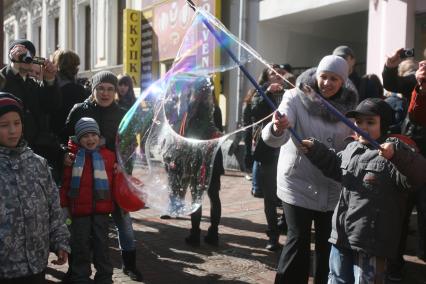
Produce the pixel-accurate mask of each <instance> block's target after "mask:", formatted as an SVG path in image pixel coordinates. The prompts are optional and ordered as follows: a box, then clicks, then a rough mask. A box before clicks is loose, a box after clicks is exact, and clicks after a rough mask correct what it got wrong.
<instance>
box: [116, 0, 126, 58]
mask: <svg viewBox="0 0 426 284" xmlns="http://www.w3.org/2000/svg"><path fill="white" fill-rule="evenodd" d="M117 8H118V9H117V64H123V10H124V9H125V8H126V0H118V3H117Z"/></svg>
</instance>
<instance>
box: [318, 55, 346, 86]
mask: <svg viewBox="0 0 426 284" xmlns="http://www.w3.org/2000/svg"><path fill="white" fill-rule="evenodd" d="M324 71H328V72H333V73H335V74H336V75H338V76H339V77H340V78H342V80H343V82H346V80H347V79H348V73H349V66H348V63H347V62H346V60H345V59H343V58H342V57H339V56H337V55H327V56H324V57H323V59H321V61H320V63H319V64H318V67H317V76H318V75H319V73H320V72H324Z"/></svg>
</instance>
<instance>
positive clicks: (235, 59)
mask: <svg viewBox="0 0 426 284" xmlns="http://www.w3.org/2000/svg"><path fill="white" fill-rule="evenodd" d="M186 2H187V3H188V5H189V7H191V8H192V9H193V10H194V11H195V10H196V7H195V4H194V2H192V0H186ZM201 16H202V19H201V20H202V22H203V24H204V25H205V26H206V27H207V29H208V30H209V31H210V32H211V33H212V35H213V36H214V37H215V38H216V40H217V41H218V42H219V45H220V46H221V47H222V48H223V49H224V50H225V51H226V53H228V55H229V56H230V57H231V58H232V60H233V61H234V62H235V63H237V65H238V67H239V68H240V70H241V72H243V74H244V75H245V76H246V77H247V79H249V81H250V82H251V83H252V85H253V86H254V87H255V89H256V90H257V91H258V92H259V94H260V95H261V96H262V97H263V99H264V100H265V101H266V102H267V103H268V105H269V106H270V107H271V108H272V109H273V110H274V111H277V106H276V105H275V104H274V102H273V101H272V100H271V99H270V98H269V97H268V96H267V95H266V94H265V92H264V91H263V90H262V88H261V87H260V86H259V84H258V83H257V82H256V80H255V79H254V78H253V76H251V75H250V73H249V72H248V71H247V69H246V68H245V67H244V66H243V65H242V64H241V62H240V60H238V58H237V57H236V56H235V54H234V53H233V52H232V51H231V50H230V49H229V48H228V47H227V46H226V45H225V44H224V43H223V40H222V38H221V35H220V34H218V33H217V32H216V30H215V29H214V28H213V27H212V25H211V24H210V23H209V21H207V20H206V18H205V17H204V16H203V15H202V14H201ZM277 114H278V115H280V116H281V115H282V114H280V112H279V111H277ZM288 130H289V131H290V133H291V134H292V135H293V137H294V138H295V139H296V140H297V141H298V142H299V143H302V139H301V138H300V136H299V135H298V134H297V133H296V131H294V129H293V128H292V127H289V128H288Z"/></svg>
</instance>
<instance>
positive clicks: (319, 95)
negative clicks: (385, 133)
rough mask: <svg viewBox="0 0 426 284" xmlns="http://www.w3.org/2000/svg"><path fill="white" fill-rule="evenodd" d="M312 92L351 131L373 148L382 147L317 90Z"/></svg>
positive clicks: (378, 148)
mask: <svg viewBox="0 0 426 284" xmlns="http://www.w3.org/2000/svg"><path fill="white" fill-rule="evenodd" d="M313 93H314V94H315V96H317V97H318V98H319V99H320V100H321V102H322V103H323V105H324V106H325V107H326V108H327V109H328V111H329V112H331V113H332V114H334V115H335V116H336V117H338V118H339V119H340V120H341V121H342V122H343V123H344V124H346V125H347V126H348V127H349V128H351V129H352V130H353V131H355V132H356V133H358V134H359V135H361V136H362V137H364V138H365V139H366V140H368V142H370V144H371V145H372V146H373V147H374V148H376V149H377V150H381V149H382V147H380V144H379V143H378V142H377V141H376V140H374V139H373V138H371V136H370V135H368V133H367V132H365V131H364V130H362V129H361V128H359V127H357V126H356V125H355V124H354V123H353V122H352V121H350V120H349V119H348V118H347V117H345V116H344V115H343V114H342V113H340V111H338V110H337V109H336V108H335V107H334V106H333V105H332V104H330V103H329V102H328V101H327V100H326V99H324V98H323V96H321V94H318V93H317V92H313Z"/></svg>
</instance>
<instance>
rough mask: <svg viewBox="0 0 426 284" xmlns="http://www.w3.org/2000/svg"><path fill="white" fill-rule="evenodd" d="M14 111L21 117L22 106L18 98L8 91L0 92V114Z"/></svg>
mask: <svg viewBox="0 0 426 284" xmlns="http://www.w3.org/2000/svg"><path fill="white" fill-rule="evenodd" d="M11 111H15V112H17V113H18V114H19V116H20V117H21V120H22V117H23V106H22V102H21V100H20V99H18V98H17V97H15V96H14V95H12V94H10V93H5V92H0V116H2V115H3V114H5V113H8V112H11Z"/></svg>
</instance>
